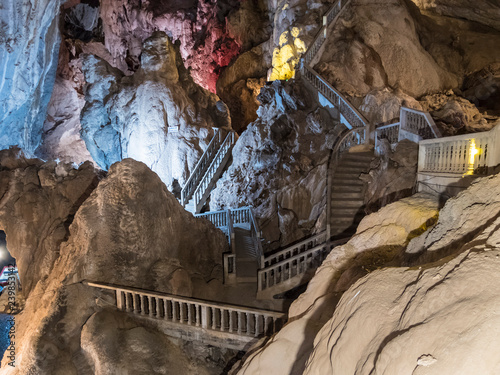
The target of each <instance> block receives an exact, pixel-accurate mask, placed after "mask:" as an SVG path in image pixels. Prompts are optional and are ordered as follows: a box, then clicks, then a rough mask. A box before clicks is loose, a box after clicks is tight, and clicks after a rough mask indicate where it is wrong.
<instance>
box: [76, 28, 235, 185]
mask: <svg viewBox="0 0 500 375" xmlns="http://www.w3.org/2000/svg"><path fill="white" fill-rule="evenodd" d="M83 71H84V74H85V80H86V82H87V85H86V89H85V100H86V104H85V106H84V108H83V110H82V115H81V124H82V137H83V139H84V140H85V143H86V145H87V149H88V150H89V151H90V154H91V155H92V157H93V158H94V160H95V161H96V162H97V164H98V165H99V166H100V167H101V168H103V169H108V168H109V167H110V165H111V164H113V163H114V162H116V161H119V160H121V159H123V158H127V157H131V158H134V159H136V160H140V161H143V162H144V163H146V164H147V165H148V166H149V167H150V168H151V169H152V170H153V171H155V172H156V173H158V175H159V176H160V178H161V179H162V180H163V181H164V182H165V184H167V186H168V187H169V189H171V191H173V190H174V188H175V186H177V184H179V183H180V184H181V186H182V185H183V184H184V182H185V181H186V180H187V178H188V177H189V173H190V171H192V170H193V168H194V167H195V165H196V163H197V162H198V160H199V158H200V156H201V154H202V153H203V150H204V149H205V148H206V146H207V144H208V142H210V139H211V137H212V136H213V134H214V133H213V130H212V126H217V127H230V125H231V123H230V118H229V113H228V109H227V107H226V106H225V104H224V103H222V102H221V101H219V100H218V98H217V96H215V95H214V94H211V93H209V92H208V91H206V90H204V89H202V88H201V87H199V86H197V85H196V84H195V83H194V82H193V81H192V79H191V78H190V77H189V74H188V72H187V71H186V70H185V69H184V67H183V65H182V60H181V59H180V58H179V56H178V52H176V50H175V48H174V46H173V45H172V44H171V42H170V40H169V38H168V37H167V36H166V35H165V34H164V33H162V32H157V33H155V34H154V35H153V36H152V37H151V38H149V39H147V40H146V42H145V44H144V49H143V52H142V67H141V69H140V70H138V71H137V72H136V73H135V74H134V75H132V76H131V77H127V76H124V75H123V74H122V73H121V72H120V71H119V70H117V69H114V68H112V67H111V66H110V65H109V64H108V63H106V62H105V61H103V60H101V59H100V58H97V57H95V56H90V55H89V56H86V57H85V58H84V59H83Z"/></svg>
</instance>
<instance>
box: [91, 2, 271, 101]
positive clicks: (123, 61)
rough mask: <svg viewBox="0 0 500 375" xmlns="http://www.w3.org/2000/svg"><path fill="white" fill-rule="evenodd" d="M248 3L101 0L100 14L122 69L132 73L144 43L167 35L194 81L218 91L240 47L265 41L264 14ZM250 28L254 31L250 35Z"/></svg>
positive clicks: (106, 43) (137, 64)
mask: <svg viewBox="0 0 500 375" xmlns="http://www.w3.org/2000/svg"><path fill="white" fill-rule="evenodd" d="M247 3H249V4H246V5H244V6H240V4H239V2H226V1H216V2H211V1H206V0H201V1H196V2H195V1H186V2H182V1H178V2H172V3H168V4H162V3H161V2H160V1H149V2H141V1H125V0H103V1H101V11H100V16H101V19H102V21H103V29H104V30H103V31H104V34H105V35H106V38H105V45H106V47H107V48H108V50H109V51H110V52H111V55H112V56H113V58H114V59H115V60H116V61H117V64H118V65H119V67H120V69H122V70H123V71H128V70H129V69H132V70H133V66H134V65H135V66H139V60H140V58H139V56H140V54H141V45H142V42H143V41H144V40H145V39H146V38H148V37H149V36H150V35H151V34H152V32H153V31H154V30H161V31H165V32H166V33H167V34H168V35H169V36H171V38H172V40H179V41H180V43H181V45H180V50H181V55H182V58H183V60H184V61H185V64H186V66H187V67H189V68H191V74H192V76H193V79H194V80H195V82H196V83H198V84H199V85H201V86H203V87H204V88H205V89H208V90H210V91H212V92H215V84H216V81H217V77H218V76H219V74H220V70H221V68H222V67H225V66H227V65H228V64H229V63H230V62H231V61H232V60H233V58H234V57H236V56H237V55H238V54H239V53H240V50H241V47H242V45H243V46H245V45H248V44H250V45H252V44H254V43H255V42H257V43H259V42H261V41H263V40H265V39H266V38H265V36H264V39H263V36H262V35H259V33H262V31H261V30H262V25H263V24H264V23H265V17H264V15H262V14H260V10H259V7H256V6H254V5H252V4H253V3H252V2H247ZM238 9H241V10H238ZM245 20H247V21H249V22H250V24H248V25H246V22H245ZM252 28H254V29H255V30H254V31H248V30H249V29H250V30H251V29H252ZM247 48H248V47H247ZM127 64H128V65H127Z"/></svg>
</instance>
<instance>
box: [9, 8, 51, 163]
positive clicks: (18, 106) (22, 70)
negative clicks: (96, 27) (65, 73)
mask: <svg viewBox="0 0 500 375" xmlns="http://www.w3.org/2000/svg"><path fill="white" fill-rule="evenodd" d="M60 5H61V1H60V0H36V1H28V0H20V1H14V0H7V1H3V2H2V5H1V7H0V25H1V32H0V124H1V126H0V149H3V148H7V147H9V146H11V145H19V146H20V147H21V148H22V149H23V150H24V151H25V152H26V154H27V155H33V153H34V151H35V149H36V148H37V147H38V145H39V144H40V141H41V136H42V127H43V122H44V120H45V114H46V109H47V104H48V102H49V100H50V95H51V92H52V87H53V85H54V79H55V72H56V68H57V56H58V49H59V44H60V35H59V25H58V19H59V17H58V12H59V6H60ZM6 36H7V37H6Z"/></svg>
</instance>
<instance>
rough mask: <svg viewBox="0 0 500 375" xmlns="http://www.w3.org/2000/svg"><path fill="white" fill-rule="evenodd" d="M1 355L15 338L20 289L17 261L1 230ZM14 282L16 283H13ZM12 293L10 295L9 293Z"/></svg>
mask: <svg viewBox="0 0 500 375" xmlns="http://www.w3.org/2000/svg"><path fill="white" fill-rule="evenodd" d="M0 266H1V267H0V269H1V270H2V271H1V274H0V354H1V355H2V357H3V355H4V353H5V351H6V350H8V348H9V347H10V346H11V338H12V341H13V342H14V341H15V340H14V337H15V318H14V311H15V306H16V305H15V300H16V297H15V294H16V292H17V290H18V288H19V285H20V283H19V274H18V272H17V266H16V259H15V258H14V257H13V256H12V255H11V254H10V252H9V250H8V249H7V239H6V235H5V232H4V231H2V230H0ZM13 280H14V281H13ZM9 291H10V293H9Z"/></svg>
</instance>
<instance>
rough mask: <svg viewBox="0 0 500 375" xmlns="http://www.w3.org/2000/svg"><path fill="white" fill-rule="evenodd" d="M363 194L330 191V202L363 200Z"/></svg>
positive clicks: (358, 192)
mask: <svg viewBox="0 0 500 375" xmlns="http://www.w3.org/2000/svg"><path fill="white" fill-rule="evenodd" d="M363 197H364V194H363V192H361V191H354V192H353V191H349V190H347V191H342V190H335V191H332V195H331V199H332V201H338V200H363Z"/></svg>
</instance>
